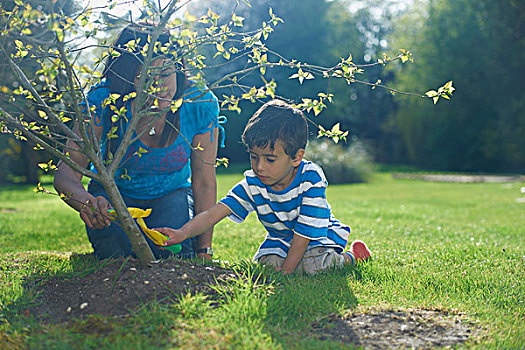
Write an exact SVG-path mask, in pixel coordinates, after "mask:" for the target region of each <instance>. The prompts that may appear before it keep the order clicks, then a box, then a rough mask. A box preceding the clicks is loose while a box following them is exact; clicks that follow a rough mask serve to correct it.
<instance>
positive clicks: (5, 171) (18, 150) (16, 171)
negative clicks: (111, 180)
mask: <svg viewBox="0 0 525 350" xmlns="http://www.w3.org/2000/svg"><path fill="white" fill-rule="evenodd" d="M26 3H28V4H30V5H31V6H32V7H33V8H35V9H38V10H39V11H41V12H42V13H46V14H48V13H50V12H51V10H53V11H55V12H63V13H72V12H74V11H78V9H79V6H78V4H76V3H75V1H72V0H58V1H54V2H49V1H36V0H29V1H26ZM1 6H2V9H3V10H4V11H11V10H12V9H13V8H14V6H15V1H12V0H6V1H2V4H1ZM6 25H8V23H7V21H6V19H5V17H0V27H1V28H5V27H6ZM25 29H26V33H29V32H28V31H31V34H25V35H27V36H29V37H34V38H35V39H38V40H40V41H42V42H44V41H46V40H48V39H49V37H50V36H52V35H53V33H52V32H51V31H50V30H49V29H48V28H47V26H46V25H45V24H44V23H39V22H38V21H33V22H32V23H31V25H29V26H27V27H26V28H25ZM5 50H7V51H8V52H11V53H14V52H15V51H16V46H15V45H14V42H10V43H8V44H7V45H6V46H5ZM19 66H20V69H22V71H24V72H25V74H26V75H27V76H28V77H31V79H32V80H33V81H34V82H35V83H36V84H37V86H36V89H37V90H41V89H42V83H43V82H42V81H40V80H38V77H36V76H35V72H36V71H37V70H38V69H39V67H38V65H37V64H35V62H34V61H33V60H30V59H25V60H22V61H21V62H20V63H19ZM0 82H1V83H0V103H2V105H4V106H6V109H7V110H8V111H10V112H12V113H17V112H21V111H23V112H24V113H28V111H25V110H24V108H25V107H26V104H25V103H24V102H25V101H23V99H14V100H13V99H12V93H13V91H14V90H15V89H17V88H18V87H19V86H20V85H19V83H18V81H17V79H16V77H15V75H14V74H13V72H12V70H11V68H10V67H9V65H8V64H7V62H5V61H2V62H0ZM8 101H10V102H9V103H8ZM32 113H36V111H34V110H33V111H32ZM34 147H35V144H34V143H33V142H21V141H20V140H16V139H14V138H12V137H9V136H8V135H4V134H1V133H0V184H1V183H7V182H17V183H20V182H23V183H30V184H34V185H36V184H37V183H38V181H39V178H40V171H39V168H38V166H37V164H38V163H39V162H43V161H46V162H47V161H48V160H49V155H48V154H45V153H42V152H37V151H36V150H34V149H33V148H34Z"/></svg>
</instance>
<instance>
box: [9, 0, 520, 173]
mask: <svg viewBox="0 0 525 350" xmlns="http://www.w3.org/2000/svg"><path fill="white" fill-rule="evenodd" d="M57 3H58V4H61V2H60V1H58V2H57ZM71 3H72V1H63V2H62V5H63V7H64V9H65V10H67V11H71ZM231 3H232V2H231V1H227V0H223V1H209V2H208V1H199V2H196V3H195V5H193V6H194V7H197V6H198V7H201V8H205V7H211V8H212V9H214V11H216V12H218V13H221V10H222V11H228V10H229V9H231ZM65 4H67V6H66V5H65ZM355 4H356V2H355V1H348V0H334V1H320V0H301V1H298V0H288V1H278V0H258V1H252V2H250V6H248V5H246V4H245V3H244V2H239V7H238V8H237V9H236V12H237V14H238V15H242V16H243V17H244V29H245V30H247V31H248V30H250V29H252V28H257V27H259V26H260V24H261V22H263V21H264V20H265V19H266V18H267V17H268V8H269V7H271V8H272V11H273V12H274V13H276V14H278V16H279V17H280V18H282V19H283V20H284V23H282V24H280V25H279V26H277V27H276V28H275V33H272V35H271V37H270V38H269V40H268V42H267V46H268V47H269V48H271V49H272V50H273V51H275V52H279V53H280V54H282V55H283V56H285V57H293V58H294V59H296V60H298V61H304V62H308V63H310V64H315V65H319V66H329V65H331V64H332V63H333V62H334V60H337V59H339V58H340V57H349V55H351V56H352V59H353V61H354V62H356V63H358V64H362V65H366V64H372V63H377V62H378V60H384V59H385V56H384V55H385V54H386V55H387V56H386V57H387V58H388V57H392V56H396V55H398V54H399V51H398V50H399V49H400V48H403V49H407V50H411V52H412V54H413V56H412V57H413V60H414V62H413V63H412V62H410V61H408V62H405V64H402V65H393V66H392V67H391V68H389V67H387V68H386V69H383V67H380V66H377V67H372V68H371V69H367V70H366V74H363V75H362V77H359V79H360V80H363V81H367V82H370V83H371V84H385V85H388V86H392V87H394V88H396V89H398V90H402V91H404V90H405V89H406V90H413V88H414V86H415V87H418V86H420V87H421V91H425V90H426V89H427V88H428V87H434V86H441V85H443V84H444V83H446V81H447V79H448V80H453V81H454V86H455V87H456V88H457V90H456V92H455V96H454V98H453V99H452V100H450V101H441V100H440V101H439V102H438V103H437V105H435V106H434V105H433V104H432V101H431V100H429V99H422V98H418V97H414V96H395V94H393V93H392V92H390V91H389V90H385V89H380V88H374V86H372V87H371V86H367V85H362V84H356V83H351V84H350V86H349V85H348V83H347V82H345V81H344V80H342V79H333V80H330V79H328V80H326V79H312V80H309V79H306V80H305V81H304V82H303V84H301V86H300V87H299V88H298V87H297V84H296V81H292V80H291V79H289V72H286V71H284V70H279V69H274V70H272V72H271V73H270V75H269V76H265V79H271V78H273V79H275V80H276V81H277V83H278V85H279V86H280V93H281V94H283V95H286V97H287V98H289V99H291V100H296V101H297V100H298V99H299V98H300V97H301V96H302V97H304V96H309V95H311V96H312V98H313V97H315V96H314V94H316V93H317V92H318V91H326V92H327V93H332V94H333V95H334V99H333V103H331V104H328V108H327V109H326V110H324V111H323V112H322V113H321V114H320V115H319V116H315V115H314V114H313V113H311V114H310V115H309V118H310V120H311V121H312V123H317V124H320V125H323V126H324V127H325V128H330V127H331V126H332V125H334V124H336V123H338V122H340V123H341V129H343V130H349V132H350V135H352V137H357V138H359V139H360V140H362V141H364V142H366V143H367V144H368V145H369V147H370V148H371V149H372V150H373V153H374V155H375V159H376V161H378V162H381V163H390V164H411V165H415V166H418V167H420V168H424V169H429V170H457V171H491V172H523V171H524V169H525V155H524V152H523V149H525V138H524V137H523V136H522V135H524V134H525V116H524V112H525V98H524V96H523V94H524V92H523V89H520V86H519V85H518V84H519V82H520V81H521V79H522V78H523V77H525V74H524V73H525V72H524V68H523V64H522V62H523V61H524V59H523V58H524V57H523V56H524V55H525V50H524V46H525V39H524V37H523V35H522V34H523V33H524V32H525V22H524V21H523V20H522V18H525V10H524V5H523V4H522V2H520V1H515V0H510V1H507V2H505V3H499V2H493V1H489V0H478V1H474V0H454V1H453V0H426V1H423V0H416V1H413V2H409V3H408V6H406V4H407V3H406V2H400V1H395V0H390V1H376V0H364V1H361V2H359V5H360V6H358V7H356V6H355ZM404 4H405V6H403V5H404ZM2 6H3V7H5V6H9V2H3V4H2ZM217 61H218V63H219V65H217V66H216V68H215V69H214V70H210V71H209V72H208V73H207V74H208V75H207V77H209V78H210V79H212V80H213V79H215V80H216V79H217V77H220V74H221V69H220V57H219V58H217ZM239 64H240V65H242V64H243V62H239ZM0 68H1V69H0V75H1V76H2V80H1V81H2V82H3V83H2V84H1V85H3V86H2V88H1V89H0V98H2V99H7V98H10V97H11V96H10V92H11V91H13V90H15V89H16V86H10V85H9V84H10V83H11V82H13V79H12V78H10V77H9V73H8V71H9V70H8V69H7V67H5V66H1V65H0ZM26 69H31V67H26ZM251 79H258V78H257V77H255V78H251ZM216 93H217V94H219V95H220V94H221V93H224V94H227V93H228V91H222V92H221V91H217V92H216ZM298 102H300V101H298ZM257 107H258V105H256V104H250V103H244V105H243V108H242V111H243V112H242V113H241V114H240V115H239V114H237V113H235V112H231V111H223V113H222V114H224V115H225V116H227V117H228V123H227V124H226V125H225V129H226V148H224V149H222V150H221V151H220V152H221V156H225V157H228V158H230V162H246V156H245V155H244V152H243V150H242V146H241V144H240V132H241V130H242V128H243V126H244V124H245V122H246V120H247V118H248V117H249V116H250V115H251V113H252V111H253V110H255V109H256V108H257ZM13 108H14V107H13ZM312 137H315V135H312ZM0 147H1V149H0V182H1V181H5V180H10V179H11V180H16V179H18V180H22V181H23V180H26V181H28V182H34V181H35V176H37V175H34V174H31V173H30V171H31V170H32V169H34V168H35V165H36V164H35V163H38V162H41V161H43V160H42V156H36V157H35V156H33V155H32V151H31V148H32V146H30V147H28V145H27V144H24V143H23V142H18V141H13V140H12V137H10V135H7V136H6V135H2V134H0ZM44 158H45V157H44Z"/></svg>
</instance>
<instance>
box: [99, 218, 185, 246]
mask: <svg viewBox="0 0 525 350" xmlns="http://www.w3.org/2000/svg"><path fill="white" fill-rule="evenodd" d="M128 211H129V213H130V214H131V217H132V218H133V219H136V220H137V224H138V225H139V226H140V228H141V229H142V231H143V232H144V233H145V234H146V236H148V237H149V238H150V239H151V240H152V241H153V243H155V244H156V245H159V246H162V247H163V248H164V249H167V250H169V251H170V252H172V253H173V254H177V253H178V252H180V251H181V249H182V246H181V245H180V244H174V245H170V246H164V242H166V241H167V240H168V239H169V238H168V236H166V235H163V234H162V233H160V232H159V231H155V230H152V229H150V228H148V227H147V226H146V223H145V222H144V219H143V218H145V217H147V216H149V214H151V209H146V210H144V209H140V208H128ZM108 213H109V214H110V216H111V219H113V220H117V213H116V212H115V209H109V210H108Z"/></svg>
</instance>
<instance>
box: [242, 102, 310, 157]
mask: <svg viewBox="0 0 525 350" xmlns="http://www.w3.org/2000/svg"><path fill="white" fill-rule="evenodd" d="M277 140H281V141H282V142H283V143H284V152H285V153H286V154H287V155H289V156H290V157H292V158H293V157H295V155H296V154H297V151H298V150H299V149H301V148H302V149H305V148H306V143H307V142H308V123H307V122H306V118H305V116H304V114H303V112H302V111H301V110H299V109H297V108H294V107H292V106H291V105H289V104H288V103H286V102H284V101H281V100H271V101H269V102H267V103H265V104H264V105H263V106H261V107H260V108H259V109H258V110H257V112H255V114H254V115H253V116H252V117H251V118H250V120H248V123H247V124H246V127H245V128H244V132H243V133H242V142H243V143H244V145H245V146H246V147H247V148H252V147H254V146H255V147H261V148H264V147H266V146H268V145H270V149H272V150H273V149H274V147H275V142H276V141H277Z"/></svg>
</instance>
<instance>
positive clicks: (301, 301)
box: [264, 266, 363, 349]
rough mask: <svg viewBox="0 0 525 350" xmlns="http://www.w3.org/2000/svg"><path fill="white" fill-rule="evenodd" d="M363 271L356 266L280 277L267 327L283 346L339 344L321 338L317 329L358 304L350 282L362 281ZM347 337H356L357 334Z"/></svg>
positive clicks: (266, 321)
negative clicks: (312, 273) (326, 319)
mask: <svg viewBox="0 0 525 350" xmlns="http://www.w3.org/2000/svg"><path fill="white" fill-rule="evenodd" d="M362 274H363V270H362V267H361V266H357V267H345V268H342V269H334V270H329V271H325V272H322V273H319V274H316V275H313V276H309V275H305V274H300V275H292V276H290V277H288V276H284V277H281V278H280V279H279V280H278V283H277V284H278V285H277V286H276V292H275V293H274V294H273V295H270V296H269V297H268V300H267V313H266V318H265V319H264V327H265V328H266V330H267V331H268V332H269V333H270V334H271V335H272V339H273V340H274V341H275V342H277V343H279V344H281V345H282V346H283V348H301V349H319V348H333V347H337V346H338V343H337V342H332V341H327V340H326V339H323V338H321V337H319V336H318V335H319V332H318V330H315V329H314V328H316V327H317V325H318V324H319V322H320V321H321V320H323V319H325V318H326V317H329V316H331V315H334V314H335V315H338V314H344V313H345V312H347V311H348V310H353V309H355V308H356V307H357V305H358V303H359V301H358V299H357V297H356V296H355V294H354V291H353V290H352V287H351V283H353V282H356V281H359V280H360V279H361V278H362ZM351 281H353V282H351ZM350 332H351V330H350ZM347 336H350V337H352V338H353V339H357V335H356V334H347ZM339 345H340V344H339Z"/></svg>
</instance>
